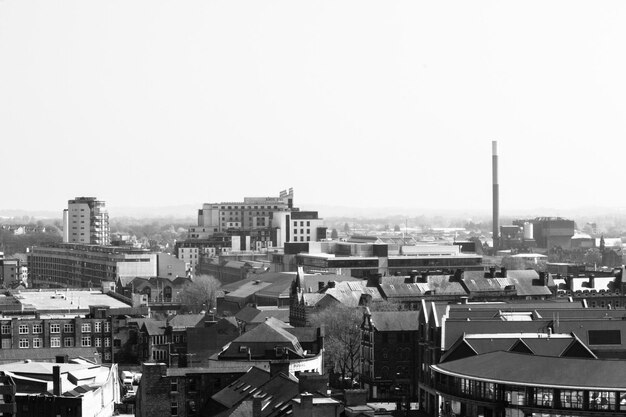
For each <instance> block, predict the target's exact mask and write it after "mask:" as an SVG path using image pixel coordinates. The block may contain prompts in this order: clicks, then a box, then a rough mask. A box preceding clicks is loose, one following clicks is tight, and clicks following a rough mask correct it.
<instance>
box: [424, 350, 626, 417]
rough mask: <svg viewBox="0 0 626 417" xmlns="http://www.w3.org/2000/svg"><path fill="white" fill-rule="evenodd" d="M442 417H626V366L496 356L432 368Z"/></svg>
mask: <svg viewBox="0 0 626 417" xmlns="http://www.w3.org/2000/svg"><path fill="white" fill-rule="evenodd" d="M430 368H431V371H432V373H433V374H432V376H433V378H434V381H435V389H436V392H437V395H438V401H439V403H438V406H439V407H438V408H439V413H440V414H439V415H441V416H472V417H474V416H484V417H530V416H533V417H534V416H542V417H543V416H560V417H568V416H618V415H620V416H623V415H626V378H624V375H626V361H622V360H601V359H572V358H554V357H547V356H535V355H527V354H520V353H512V352H493V353H488V354H484V355H479V356H474V357H469V358H464V359H460V360H457V361H452V362H446V363H441V364H438V365H431V367H430Z"/></svg>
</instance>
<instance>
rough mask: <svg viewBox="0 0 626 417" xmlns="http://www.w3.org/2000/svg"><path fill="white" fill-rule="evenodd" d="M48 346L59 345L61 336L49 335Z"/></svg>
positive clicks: (56, 346) (55, 346) (54, 346)
mask: <svg viewBox="0 0 626 417" xmlns="http://www.w3.org/2000/svg"><path fill="white" fill-rule="evenodd" d="M50 347H53V348H58V347H61V338H60V337H51V338H50Z"/></svg>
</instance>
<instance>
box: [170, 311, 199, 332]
mask: <svg viewBox="0 0 626 417" xmlns="http://www.w3.org/2000/svg"><path fill="white" fill-rule="evenodd" d="M204 318H205V315H204V314H177V315H175V316H174V317H172V318H171V319H170V326H172V329H174V330H184V329H187V328H189V327H196V326H198V324H199V323H202V322H203V321H204Z"/></svg>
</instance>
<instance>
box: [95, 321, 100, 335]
mask: <svg viewBox="0 0 626 417" xmlns="http://www.w3.org/2000/svg"><path fill="white" fill-rule="evenodd" d="M93 331H94V332H96V333H100V332H101V331H102V322H101V321H97V322H95V323H94V324H93Z"/></svg>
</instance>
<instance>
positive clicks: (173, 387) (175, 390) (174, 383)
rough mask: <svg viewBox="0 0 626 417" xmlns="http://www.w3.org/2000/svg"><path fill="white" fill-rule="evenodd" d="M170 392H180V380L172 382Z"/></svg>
mask: <svg viewBox="0 0 626 417" xmlns="http://www.w3.org/2000/svg"><path fill="white" fill-rule="evenodd" d="M170 391H172V392H177V391H178V380H177V379H176V378H174V379H172V380H171V381H170Z"/></svg>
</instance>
